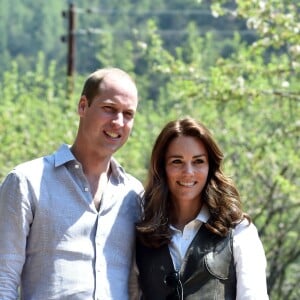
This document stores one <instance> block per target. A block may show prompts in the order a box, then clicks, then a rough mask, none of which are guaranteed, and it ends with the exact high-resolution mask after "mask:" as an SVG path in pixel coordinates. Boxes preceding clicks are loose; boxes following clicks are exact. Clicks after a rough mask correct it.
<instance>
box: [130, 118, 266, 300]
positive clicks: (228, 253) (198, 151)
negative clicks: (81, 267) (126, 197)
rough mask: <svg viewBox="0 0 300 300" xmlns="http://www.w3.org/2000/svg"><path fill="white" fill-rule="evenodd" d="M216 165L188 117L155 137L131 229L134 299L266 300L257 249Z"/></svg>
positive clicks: (200, 129) (212, 146) (207, 139)
mask: <svg viewBox="0 0 300 300" xmlns="http://www.w3.org/2000/svg"><path fill="white" fill-rule="evenodd" d="M222 160H223V154H222V152H221V150H220V148H219V146H218V145H217V143H216V142H215V141H214V139H213V137H212V135H211V133H210V132H209V130H208V129H207V128H206V127H205V126H203V125H202V124H201V123H199V122H197V121H195V120H194V119H192V118H186V119H183V120H178V121H172V122H170V123H168V124H167V125H166V126H165V127H164V128H163V130H162V131H161V133H160V134H159V136H158V138H157V140H156V142H155V145H154V148H153V151H152V156H151V164H150V169H149V175H148V183H147V185H146V187H145V193H144V195H143V198H142V209H143V218H142V220H141V221H140V222H139V223H138V224H137V226H136V229H137V246H136V267H137V268H135V270H136V271H137V272H136V273H137V274H138V281H139V290H140V291H141V293H142V297H141V299H146V300H153V299H155V300H160V299H161V300H163V299H164V300H165V299H186V300H194V299H201V300H210V299H226V300H227V299H230V300H231V299H238V300H249V299H251V300H254V299H256V300H265V299H268V295H267V288H266V273H265V270H266V258H265V254H264V249H263V246H262V243H261V241H260V239H259V236H258V233H257V229H256V227H255V225H254V224H253V223H252V222H251V218H250V216H248V215H247V214H246V213H245V212H243V210H242V207H241V201H240V197H239V193H238V191H237V189H236V187H235V186H234V184H233V182H232V181H231V180H230V179H229V178H228V177H226V176H225V175H224V173H223V171H222V169H221V164H222ZM131 290H132V286H131ZM137 298H138V297H137V295H136V294H135V295H134V293H132V295H131V299H137Z"/></svg>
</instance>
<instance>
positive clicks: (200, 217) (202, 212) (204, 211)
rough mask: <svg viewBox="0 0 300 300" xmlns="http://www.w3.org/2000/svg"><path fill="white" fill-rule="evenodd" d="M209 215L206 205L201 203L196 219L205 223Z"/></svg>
mask: <svg viewBox="0 0 300 300" xmlns="http://www.w3.org/2000/svg"><path fill="white" fill-rule="evenodd" d="M209 217H210V213H209V211H208V207H207V205H206V204H203V205H202V207H201V210H200V212H199V214H198V216H197V217H196V220H198V221H200V222H201V223H207V221H208V219H209Z"/></svg>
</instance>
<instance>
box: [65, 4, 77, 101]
mask: <svg viewBox="0 0 300 300" xmlns="http://www.w3.org/2000/svg"><path fill="white" fill-rule="evenodd" d="M62 15H63V17H64V18H67V19H68V35H67V39H66V38H65V37H63V38H62V41H63V42H67V43H68V52H67V82H68V88H67V89H68V96H71V95H72V94H73V91H74V71H75V6H74V4H73V3H70V4H69V9H68V11H67V12H65V11H63V13H62Z"/></svg>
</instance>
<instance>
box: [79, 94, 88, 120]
mask: <svg viewBox="0 0 300 300" xmlns="http://www.w3.org/2000/svg"><path fill="white" fill-rule="evenodd" d="M88 105H89V103H88V100H87V98H86V96H85V95H82V96H81V97H80V100H79V103H78V114H79V116H83V114H84V112H85V110H86V108H87V107H88Z"/></svg>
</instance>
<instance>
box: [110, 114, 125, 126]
mask: <svg viewBox="0 0 300 300" xmlns="http://www.w3.org/2000/svg"><path fill="white" fill-rule="evenodd" d="M112 123H113V124H114V125H118V126H123V125H124V116H123V114H122V113H121V112H119V113H116V114H115V116H114V118H113V120H112Z"/></svg>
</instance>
